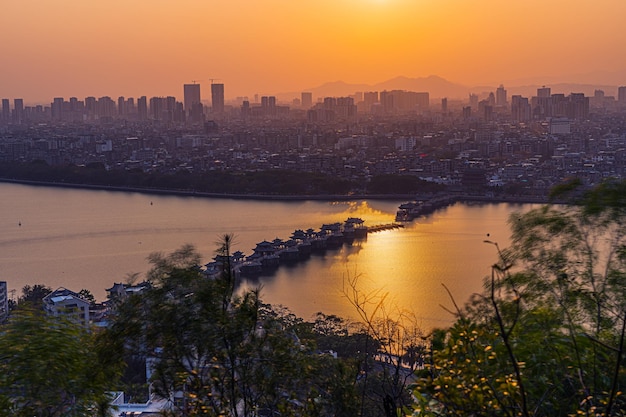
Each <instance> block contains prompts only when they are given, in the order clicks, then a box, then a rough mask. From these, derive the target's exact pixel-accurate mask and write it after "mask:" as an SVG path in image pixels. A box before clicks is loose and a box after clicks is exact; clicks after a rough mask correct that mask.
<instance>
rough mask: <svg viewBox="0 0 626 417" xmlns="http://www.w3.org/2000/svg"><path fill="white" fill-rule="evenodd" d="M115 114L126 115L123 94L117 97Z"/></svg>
mask: <svg viewBox="0 0 626 417" xmlns="http://www.w3.org/2000/svg"><path fill="white" fill-rule="evenodd" d="M117 115H118V116H120V117H124V116H126V99H125V98H124V96H119V97H118V98H117Z"/></svg>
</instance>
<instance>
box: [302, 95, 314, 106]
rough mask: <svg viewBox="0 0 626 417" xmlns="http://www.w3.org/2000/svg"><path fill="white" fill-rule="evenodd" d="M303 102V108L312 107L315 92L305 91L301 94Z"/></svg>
mask: <svg viewBox="0 0 626 417" xmlns="http://www.w3.org/2000/svg"><path fill="white" fill-rule="evenodd" d="M301 104H302V108H303V109H310V108H311V106H313V93H307V92H303V93H302V94H301Z"/></svg>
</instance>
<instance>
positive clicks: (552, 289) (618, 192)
mask: <svg viewBox="0 0 626 417" xmlns="http://www.w3.org/2000/svg"><path fill="white" fill-rule="evenodd" d="M625 187H626V183H624V182H622V183H606V184H603V185H601V186H599V187H597V188H596V189H594V190H591V191H589V192H586V193H584V195H583V198H582V199H581V200H580V201H581V205H572V206H557V207H555V206H544V207H540V208H537V209H534V210H532V211H530V212H528V213H526V214H523V215H522V214H517V215H514V216H512V217H511V227H512V231H513V244H512V246H511V247H510V248H509V249H507V250H505V251H500V250H499V248H498V247H497V245H496V248H498V254H499V257H500V260H499V262H498V263H497V264H496V265H494V266H493V268H492V270H493V272H492V276H491V277H490V278H489V279H487V280H486V281H485V291H484V293H483V294H481V295H480V296H476V297H474V298H473V299H472V300H470V302H469V303H468V304H467V305H466V306H465V308H464V309H458V311H457V315H458V320H457V322H456V323H455V325H454V326H452V327H451V328H449V329H446V330H445V331H443V332H445V337H441V336H442V333H443V332H442V331H439V332H438V337H437V339H436V341H435V340H433V359H432V366H430V367H427V368H426V369H425V370H424V371H423V372H421V373H420V380H419V382H418V384H417V387H416V397H417V398H418V405H417V410H416V412H415V414H416V415H459V416H461V415H471V414H474V415H494V416H495V415H509V416H517V415H522V416H531V415H533V416H569V415H594V416H614V415H625V414H626V397H625V396H624V395H623V394H622V393H621V392H620V391H621V389H622V388H621V387H623V386H624V385H626V372H625V369H624V367H623V362H624V353H625V351H624V342H625V336H626V331H625V330H626V302H625V300H626V297H625V296H626V279H625V278H626V276H625V274H626V258H625V257H624V248H625V247H626V231H625V230H624V227H623V221H624V219H625V217H624V214H625V212H624V209H625V208H626V206H625V205H624V195H625V194H624V190H626V188H625ZM565 191H568V192H571V189H570V188H568V187H566V189H565ZM487 243H492V242H487Z"/></svg>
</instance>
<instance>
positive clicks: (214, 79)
mask: <svg viewBox="0 0 626 417" xmlns="http://www.w3.org/2000/svg"><path fill="white" fill-rule="evenodd" d="M216 80H221V78H209V81H211V84H213V81H216Z"/></svg>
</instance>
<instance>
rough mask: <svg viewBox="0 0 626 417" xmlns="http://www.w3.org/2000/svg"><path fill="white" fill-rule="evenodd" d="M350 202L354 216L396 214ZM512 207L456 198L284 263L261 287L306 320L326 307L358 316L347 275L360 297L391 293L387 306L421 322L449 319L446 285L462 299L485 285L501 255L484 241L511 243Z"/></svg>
mask: <svg viewBox="0 0 626 417" xmlns="http://www.w3.org/2000/svg"><path fill="white" fill-rule="evenodd" d="M350 207H351V210H353V211H350V213H351V215H353V216H355V217H362V218H364V219H367V224H370V225H371V224H376V223H385V222H390V221H392V220H393V219H392V218H390V214H389V212H384V211H382V210H377V209H374V208H372V207H371V206H369V205H368V204H367V203H359V204H358V205H351V206H350ZM510 211H512V209H510V208H505V207H503V206H496V205H492V206H466V205H462V204H457V205H454V206H452V207H449V208H446V209H443V210H441V211H438V212H436V213H434V214H432V215H431V216H429V217H426V218H421V219H418V220H416V221H414V222H411V223H406V224H405V227H404V228H402V229H394V230H387V231H383V232H378V233H371V234H369V235H368V238H367V240H365V241H361V242H358V241H357V242H355V243H354V244H353V245H352V246H344V247H343V248H342V249H341V250H337V251H328V252H327V253H326V254H325V255H323V256H318V255H314V256H313V257H312V258H311V259H310V260H309V261H307V262H306V263H303V264H302V265H298V266H296V267H293V268H282V267H281V268H280V269H279V270H278V272H277V274H276V276H275V277H274V278H270V279H267V280H261V281H262V282H263V285H264V289H263V293H264V294H265V295H266V298H267V299H270V302H274V301H273V300H275V299H280V300H281V302H280V303H281V304H283V305H286V306H288V307H290V308H292V309H293V310H294V311H296V312H297V313H298V314H299V315H302V316H303V317H304V318H308V314H313V313H314V312H315V311H318V310H321V309H322V307H324V308H326V310H322V311H324V312H325V313H327V314H331V313H332V314H338V315H341V316H344V317H352V318H355V317H356V310H355V309H354V308H353V307H351V306H350V304H349V303H348V302H347V300H346V298H345V296H344V294H343V293H342V287H343V286H344V285H345V282H346V280H347V279H354V278H357V280H356V282H357V288H358V290H359V291H360V292H361V294H362V295H368V294H369V295H372V294H378V295H379V296H380V295H386V300H385V303H386V305H387V308H388V309H389V308H391V309H393V308H396V309H398V310H407V311H410V312H412V313H413V314H415V315H416V316H417V317H418V320H419V321H420V324H421V325H422V326H423V327H424V328H432V327H436V326H439V325H443V324H447V323H449V322H450V321H451V320H452V316H451V315H450V314H449V313H448V312H446V311H445V309H444V308H443V307H442V306H445V307H446V308H448V309H452V308H453V304H452V302H451V300H450V298H449V296H448V294H447V292H446V290H445V288H444V285H445V286H446V287H447V288H448V289H449V290H450V291H451V293H452V294H453V296H454V297H455V301H456V302H457V303H458V304H459V305H462V304H463V303H464V302H465V301H467V298H468V297H469V295H470V294H471V293H473V292H478V291H480V290H481V288H482V280H483V278H484V277H486V276H487V275H488V274H489V272H490V266H491V265H492V264H493V263H494V262H495V261H496V258H497V254H496V252H495V249H494V247H493V246H492V245H488V244H485V243H484V240H485V239H488V238H489V239H491V240H493V241H498V242H499V243H500V244H501V245H502V246H506V245H507V244H508V242H509V238H508V228H507V227H506V217H507V216H508V213H509V212H510ZM345 214H347V212H343V213H341V215H345ZM338 216H340V215H339V214H338ZM329 260H330V262H329Z"/></svg>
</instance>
